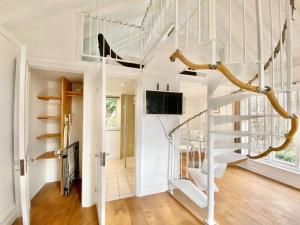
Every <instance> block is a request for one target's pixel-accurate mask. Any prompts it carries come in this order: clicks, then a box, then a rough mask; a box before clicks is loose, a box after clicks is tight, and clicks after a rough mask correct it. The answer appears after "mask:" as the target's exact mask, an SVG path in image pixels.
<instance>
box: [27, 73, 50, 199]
mask: <svg viewBox="0 0 300 225" xmlns="http://www.w3.org/2000/svg"><path fill="white" fill-rule="evenodd" d="M29 85H30V86H29V90H30V95H29V96H30V99H29V136H28V139H29V140H28V154H29V156H30V157H31V158H33V159H36V157H38V156H39V155H41V154H43V153H44V152H45V151H46V150H47V143H46V142H45V141H39V140H37V139H36V137H37V136H39V135H41V134H45V133H47V125H46V121H42V120H38V119H37V118H36V116H38V115H46V114H47V112H48V105H47V102H45V101H41V100H39V99H38V98H37V96H38V95H45V94H47V89H48V88H47V87H48V83H47V81H46V80H45V79H42V77H41V76H39V74H37V73H36V72H35V71H31V72H30V83H29ZM45 91H46V92H45ZM46 167H47V163H46V160H35V161H34V162H33V163H31V164H30V168H29V171H30V174H29V179H30V180H29V184H30V185H29V188H30V197H31V198H32V197H33V196H34V195H35V194H36V193H37V192H38V191H39V190H40V189H41V188H42V187H43V186H44V184H45V183H46V182H47V173H46Z"/></svg>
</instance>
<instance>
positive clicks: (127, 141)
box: [105, 77, 136, 201]
mask: <svg viewBox="0 0 300 225" xmlns="http://www.w3.org/2000/svg"><path fill="white" fill-rule="evenodd" d="M135 89H136V81H135V80H134V79H125V78H118V77H107V81H106V94H107V95H106V136H105V138H106V144H107V152H108V153H109V155H108V158H107V168H106V201H113V200H117V199H122V198H128V197H132V196H134V195H135Z"/></svg>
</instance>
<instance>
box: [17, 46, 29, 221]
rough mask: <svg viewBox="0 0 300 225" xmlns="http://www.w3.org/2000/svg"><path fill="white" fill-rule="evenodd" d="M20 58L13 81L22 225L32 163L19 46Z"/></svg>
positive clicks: (23, 62)
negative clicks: (29, 155)
mask: <svg viewBox="0 0 300 225" xmlns="http://www.w3.org/2000/svg"><path fill="white" fill-rule="evenodd" d="M20 49H21V51H20V56H19V58H18V59H17V65H16V81H15V132H14V136H15V141H14V142H15V147H16V151H17V153H18V156H19V168H20V169H19V171H20V173H19V174H20V186H19V189H20V204H21V213H22V220H23V225H29V224H30V197H29V177H28V168H29V165H28V164H29V163H30V162H31V161H32V160H30V159H29V158H28V154H27V150H28V149H27V135H28V133H27V130H26V125H27V124H26V123H27V121H28V120H27V117H28V104H27V103H28V102H27V99H28V76H27V65H26V48H25V46H21V48H20Z"/></svg>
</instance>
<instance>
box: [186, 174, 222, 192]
mask: <svg viewBox="0 0 300 225" xmlns="http://www.w3.org/2000/svg"><path fill="white" fill-rule="evenodd" d="M188 171H189V174H190V176H191V178H192V179H193V181H194V182H195V184H196V185H197V187H199V188H200V189H201V190H202V191H207V189H208V185H207V174H205V173H203V172H202V171H201V169H196V168H189V169H188ZM214 191H215V192H218V191H219V188H218V186H217V185H216V183H215V187H214Z"/></svg>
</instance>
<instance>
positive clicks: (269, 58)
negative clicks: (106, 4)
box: [82, 0, 298, 225]
mask: <svg viewBox="0 0 300 225" xmlns="http://www.w3.org/2000/svg"><path fill="white" fill-rule="evenodd" d="M294 10H295V7H294V1H292V0H284V1H283V0H279V1H276V2H275V1H272V0H255V1H252V2H251V3H250V1H245V0H240V1H232V0H228V1H215V0H173V1H171V0H167V1H163V0H153V1H150V4H149V6H148V7H147V9H146V13H145V16H144V17H143V19H142V22H141V24H140V25H132V24H126V23H122V22H121V21H118V20H114V19H108V18H101V17H99V16H98V15H92V14H83V16H82V18H83V33H84V34H83V37H86V38H83V49H82V57H83V58H84V59H88V60H99V59H100V60H101V58H103V57H105V58H107V59H108V60H109V61H110V62H111V63H116V64H118V63H119V64H122V65H125V64H124V63H129V64H132V63H134V64H135V65H136V64H137V65H140V69H144V68H147V69H154V70H157V69H159V70H165V71H168V72H174V74H181V75H182V76H194V77H197V76H198V74H199V73H204V74H205V82H206V85H207V99H206V102H207V109H206V110H204V111H202V112H200V113H198V114H196V115H194V116H193V117H191V118H189V119H187V120H186V121H183V122H181V123H180V124H179V125H178V126H176V127H175V128H173V129H170V130H169V131H168V134H167V135H166V138H167V139H168V141H169V162H168V168H169V169H168V170H169V189H170V193H171V194H172V195H173V196H174V197H175V198H176V199H177V200H178V201H180V202H181V203H182V204H183V205H184V206H185V207H187V208H188V209H189V210H190V211H191V212H192V213H194V214H195V215H196V216H197V217H199V218H200V219H201V220H202V222H204V223H206V224H209V225H212V224H215V220H214V207H215V205H214V192H217V191H219V188H218V186H217V185H216V183H215V178H218V179H220V178H222V177H223V176H224V173H225V171H226V168H227V166H228V165H233V164H239V163H241V162H244V161H246V160H249V159H258V158H262V157H265V156H266V155H268V154H270V153H271V152H273V151H281V150H284V149H285V148H287V147H288V145H289V144H290V142H291V141H292V139H293V137H294V134H295V133H296V131H297V127H298V120H297V116H296V115H294V114H292V113H291V112H290V111H291V102H290V101H291V100H290V99H291V98H290V94H291V91H292V47H291V42H292V38H291V30H292V29H291V27H292V20H293V18H292V17H293V13H294ZM236 18H239V19H236ZM108 27H110V28H113V29H108ZM234 27H235V28H234ZM116 29H119V30H120V31H121V32H120V34H118V35H120V36H122V32H124V34H123V36H126V37H127V38H125V39H122V40H121V41H120V40H117V39H116V40H115V38H116V37H114V35H112V34H113V30H116ZM99 33H101V34H102V36H103V37H104V38H105V40H104V42H105V43H111V45H110V47H109V48H108V50H106V51H105V50H104V49H105V48H104V47H102V48H101V47H100V45H101V43H100V41H99V42H97V37H98V35H99ZM238 37H239V38H238ZM102 41H103V40H102V39H101V42H102ZM104 42H103V43H104ZM105 45H106V44H104V45H103V46H105ZM98 47H99V48H100V56H99V55H98ZM116 49H117V50H116ZM113 50H115V51H113ZM174 50H175V52H174ZM101 51H102V53H101ZM114 52H117V53H118V54H115V53H114ZM112 53H113V54H112ZM169 58H170V60H169ZM161 62H164V63H163V66H162V63H161ZM195 62H197V64H196V63H195ZM129 64H128V65H129ZM125 66H126V65H125ZM278 80H279V83H278ZM245 81H246V82H245ZM280 82H281V83H280ZM224 85H225V86H232V87H236V90H234V91H231V92H229V93H227V94H224V93H223V94H222V95H220V94H218V93H219V92H218V91H217V90H218V89H220V88H222V86H224ZM278 86H280V88H278ZM279 92H285V93H287V99H286V101H287V104H286V106H284V107H283V106H281V105H280V103H279V101H278V100H277V97H276V94H277V93H279ZM254 95H262V96H265V97H266V99H268V101H269V104H270V105H271V106H272V107H273V110H272V111H271V112H270V115H257V114H256V115H253V114H251V110H250V113H249V114H247V115H241V114H240V112H238V111H239V110H237V112H235V109H238V108H239V107H240V106H239V102H241V101H242V100H244V99H250V98H251V96H254ZM233 105H235V106H236V107H235V109H233V110H232V106H233ZM224 108H227V109H228V108H231V110H222V109H224ZM273 116H281V117H283V118H285V119H286V120H288V121H290V123H289V125H288V127H287V131H286V132H287V134H286V136H285V140H284V141H283V143H281V144H280V145H279V146H274V143H273V141H272V140H268V141H266V143H265V145H264V146H255V145H253V144H252V142H251V138H252V137H251V136H252V133H251V132H252V131H251V129H250V127H249V126H248V129H247V128H246V129H245V128H243V129H241V123H242V122H244V121H248V124H249V123H250V121H251V120H255V119H258V118H259V117H264V118H266V117H273ZM271 126H272V125H271ZM267 145H268V146H267ZM258 148H259V149H261V151H260V152H259V154H257V155H251V150H252V149H258ZM178 193H179V194H178Z"/></svg>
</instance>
